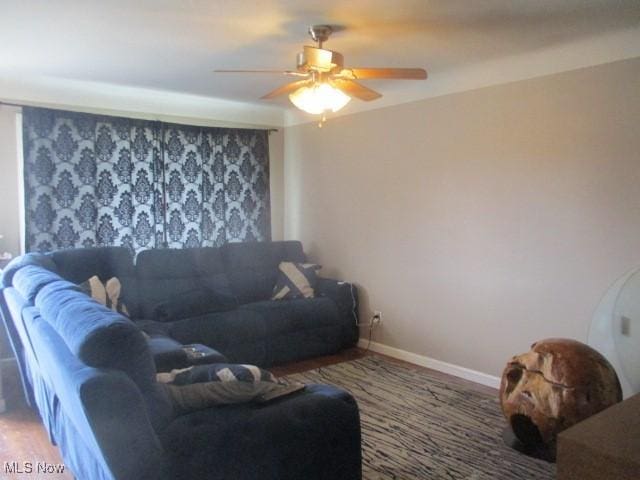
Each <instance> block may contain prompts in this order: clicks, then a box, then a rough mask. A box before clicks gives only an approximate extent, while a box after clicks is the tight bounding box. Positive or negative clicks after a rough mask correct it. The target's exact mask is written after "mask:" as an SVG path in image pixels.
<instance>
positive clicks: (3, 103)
mask: <svg viewBox="0 0 640 480" xmlns="http://www.w3.org/2000/svg"><path fill="white" fill-rule="evenodd" d="M0 105H4V106H7V107H18V108H22V107H35V105H29V104H25V103H11V102H5V101H3V100H0ZM36 108H51V107H36ZM53 110H62V109H55V108H54V109H53ZM165 123H166V122H165ZM214 128H215V127H214ZM219 128H239V127H219ZM258 130H260V129H258ZM264 130H266V131H267V133H274V132H277V131H278V129H277V128H265V129H264Z"/></svg>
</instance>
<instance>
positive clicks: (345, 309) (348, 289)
mask: <svg viewBox="0 0 640 480" xmlns="http://www.w3.org/2000/svg"><path fill="white" fill-rule="evenodd" d="M316 295H318V296H321V297H328V298H330V299H332V300H333V301H334V302H336V305H337V306H338V311H339V312H340V316H341V318H342V319H343V321H344V324H345V327H346V328H348V329H350V332H351V333H352V334H351V335H350V336H349V343H355V342H357V340H358V287H356V286H355V285H354V284H353V283H348V282H342V281H340V280H334V279H331V278H320V277H318V283H317V284H316Z"/></svg>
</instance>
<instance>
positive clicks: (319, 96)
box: [214, 25, 427, 119]
mask: <svg viewBox="0 0 640 480" xmlns="http://www.w3.org/2000/svg"><path fill="white" fill-rule="evenodd" d="M333 31H334V29H333V28H332V27H331V26H330V25H312V26H311V27H309V35H310V36H311V38H312V39H313V41H314V42H316V43H317V45H318V46H317V47H314V46H309V45H305V46H304V47H303V48H304V49H303V51H302V52H300V53H298V55H297V62H296V69H295V70H284V71H280V70H214V72H218V73H280V74H283V75H287V76H291V77H296V78H298V80H296V81H293V82H291V83H287V84H285V85H282V86H281V87H278V88H276V89H275V90H273V91H271V92H269V93H267V94H266V95H264V96H262V97H261V98H262V99H271V98H274V97H277V96H279V95H284V94H289V99H290V100H291V102H292V103H293V104H294V105H295V106H296V107H298V108H299V109H301V110H304V111H306V112H308V113H312V114H324V113H325V112H327V111H329V110H331V111H333V112H337V111H338V110H340V109H341V108H342V107H344V106H345V105H346V104H347V103H348V102H349V101H350V100H351V97H355V98H358V99H360V100H364V101H366V102H369V101H371V100H376V99H377V98H380V97H381V96H382V95H381V94H380V93H378V92H376V91H375V90H372V89H370V88H368V87H365V86H364V85H362V84H361V83H359V82H358V80H369V79H381V78H382V79H407V80H424V79H426V78H427V72H426V71H425V70H424V69H422V68H345V67H344V59H343V57H342V54H340V53H338V52H334V51H332V50H326V49H324V48H322V46H323V44H324V42H326V41H327V40H328V39H329V36H330V35H331V33H332V32H333ZM323 119H324V118H323Z"/></svg>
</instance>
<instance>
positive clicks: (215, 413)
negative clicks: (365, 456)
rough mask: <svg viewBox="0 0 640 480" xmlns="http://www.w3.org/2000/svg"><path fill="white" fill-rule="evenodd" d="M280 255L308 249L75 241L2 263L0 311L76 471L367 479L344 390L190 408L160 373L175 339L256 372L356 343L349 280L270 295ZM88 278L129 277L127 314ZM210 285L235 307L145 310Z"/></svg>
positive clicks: (127, 475)
mask: <svg viewBox="0 0 640 480" xmlns="http://www.w3.org/2000/svg"><path fill="white" fill-rule="evenodd" d="M282 260H292V261H304V254H303V253H302V247H301V245H300V244H299V243H297V242H272V243H254V244H232V245H227V246H224V247H222V248H220V249H213V248H211V249H205V248H202V249H192V250H157V251H156V250H154V251H148V252H142V253H141V254H139V255H138V259H137V262H136V263H135V264H134V263H133V262H132V260H131V258H130V257H129V255H128V253H127V252H126V250H125V249H121V248H101V249H80V250H69V251H61V252H55V253H52V254H47V255H42V254H27V255H25V256H23V257H19V258H17V259H15V260H14V261H13V262H12V263H11V264H10V265H9V266H8V267H7V268H6V269H5V270H4V272H3V276H2V284H1V285H2V290H1V292H0V293H1V297H0V299H1V301H0V306H1V307H2V314H3V318H4V320H5V324H6V327H7V330H8V332H9V336H10V340H11V343H12V346H13V348H14V352H15V354H16V358H17V361H18V364H19V367H20V371H21V376H22V380H23V384H24V386H25V391H26V393H27V396H28V398H29V400H30V402H31V403H32V404H33V405H34V406H35V407H37V409H38V411H39V413H40V416H41V418H42V421H43V423H44V425H45V427H46V429H47V431H48V433H49V435H50V438H51V440H52V442H54V443H55V444H57V445H58V446H59V449H60V451H61V454H62V456H63V459H64V461H65V464H66V465H67V466H68V467H69V468H70V469H71V470H72V472H73V473H74V475H75V476H76V478H78V479H89V480H99V479H132V480H133V479H136V480H137V479H154V480H155V479H167V480H168V479H195V478H204V479H239V480H243V479H255V478H260V479H274V480H275V479H292V480H293V479H338V480H339V479H345V480H347V479H359V478H361V452H360V424H359V415H358V408H357V405H356V403H355V400H354V399H353V398H352V397H351V396H350V395H349V394H348V393H347V392H345V391H342V390H340V389H337V388H335V387H331V386H327V385H308V386H307V388H306V389H305V390H303V391H301V392H297V393H295V394H292V395H290V396H287V397H282V398H280V399H278V400H275V401H273V402H269V403H264V404H261V403H255V402H250V403H242V404H232V405H218V406H212V407H208V408H204V409H199V410H195V411H191V412H183V411H177V410H176V408H174V407H173V405H172V403H171V400H170V398H169V397H168V396H167V393H166V390H165V389H164V388H163V386H162V384H159V383H158V382H157V381H156V373H157V371H158V359H159V358H164V359H165V360H166V359H167V358H169V359H171V358H175V357H172V355H171V353H172V352H174V351H180V349H179V348H176V347H179V346H180V343H203V344H205V345H207V346H209V347H211V348H212V349H215V350H211V352H212V355H211V356H210V357H207V358H211V359H217V360H225V357H226V359H227V360H229V361H232V362H243V363H254V364H258V365H261V366H265V365H271V364H275V363H280V362H285V361H290V360H295V359H299V358H304V357H306V356H312V355H319V354H325V353H330V352H334V351H336V350H338V349H340V348H343V347H344V346H347V345H351V344H353V343H354V342H355V340H356V326H355V317H354V311H355V310H354V309H355V301H356V298H357V297H356V295H355V290H353V289H352V288H351V286H349V285H346V284H342V283H339V282H335V281H330V280H323V281H320V283H319V285H318V288H317V293H318V296H317V297H316V298H313V299H304V300H286V301H270V300H268V298H269V296H270V294H271V291H270V290H271V289H272V288H273V283H274V282H275V275H277V265H278V263H279V262H280V261H282ZM93 275H98V276H99V277H100V278H101V279H107V278H110V277H112V276H118V278H120V279H121V282H122V285H123V293H124V296H125V300H126V302H127V308H128V309H129V311H130V313H131V317H132V319H129V318H126V317H124V316H122V315H120V314H118V313H116V312H114V311H112V310H110V309H108V308H106V307H104V306H102V305H100V304H98V303H97V302H95V301H94V300H92V299H91V298H90V297H89V296H87V295H86V293H84V292H82V291H81V290H80V289H79V288H78V286H77V284H78V283H80V282H82V281H85V280H86V279H87V278H89V277H91V276H93ZM203 285H205V286H206V285H209V286H211V287H215V289H214V290H215V291H218V292H219V291H221V290H223V291H224V290H225V289H227V291H226V294H225V295H227V296H229V295H230V296H231V297H233V298H234V299H236V302H237V304H235V305H234V304H231V305H226V306H224V308H222V309H221V310H218V311H213V312H198V314H197V315H194V316H190V317H185V318H163V319H162V321H160V320H158V319H157V318H156V319H154V318H149V316H151V315H152V314H155V313H157V308H156V306H157V304H158V303H162V302H163V301H165V300H166V299H167V298H169V297H170V298H171V299H173V300H172V301H178V307H177V309H174V310H171V311H173V312H177V313H180V311H181V309H183V308H184V309H185V310H184V311H191V312H192V311H193V310H192V309H191V307H193V305H192V304H190V303H187V304H186V305H180V302H179V297H180V295H181V294H183V295H186V296H187V297H189V295H192V293H193V292H194V291H197V290H198V289H199V288H201V287H202V286H203ZM225 298H226V297H225ZM176 299H178V300H176ZM196 310H198V309H196ZM143 329H144V330H146V331H147V332H148V333H150V336H149V335H145V334H144V333H143ZM216 350H217V351H216ZM167 353H168V354H169V355H167ZM178 360H180V361H184V359H178ZM170 363H171V362H169V364H168V365H165V366H166V368H167V369H169V368H174V367H176V366H181V365H171V364H170ZM178 363H179V362H178Z"/></svg>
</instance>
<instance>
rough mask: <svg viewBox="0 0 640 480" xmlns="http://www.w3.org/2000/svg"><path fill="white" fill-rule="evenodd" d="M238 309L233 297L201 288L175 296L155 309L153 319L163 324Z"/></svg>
mask: <svg viewBox="0 0 640 480" xmlns="http://www.w3.org/2000/svg"><path fill="white" fill-rule="evenodd" d="M237 307H238V301H237V300H236V298H235V297H234V296H233V295H228V294H224V293H219V292H217V291H215V290H212V289H210V288H206V287H201V288H196V289H193V290H189V291H188V292H184V293H179V294H178V295H173V296H172V297H169V298H168V299H167V300H165V301H163V302H160V303H159V304H158V305H156V306H155V308H154V309H153V314H152V318H153V319H155V320H159V321H162V322H166V321H170V320H178V319H181V318H189V317H195V316H198V315H202V314H205V313H210V312H226V311H227V310H233V309H234V308H237Z"/></svg>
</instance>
